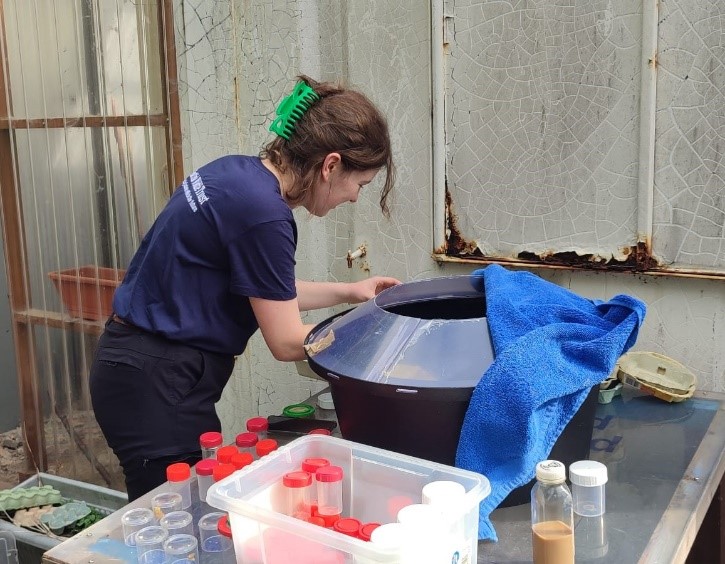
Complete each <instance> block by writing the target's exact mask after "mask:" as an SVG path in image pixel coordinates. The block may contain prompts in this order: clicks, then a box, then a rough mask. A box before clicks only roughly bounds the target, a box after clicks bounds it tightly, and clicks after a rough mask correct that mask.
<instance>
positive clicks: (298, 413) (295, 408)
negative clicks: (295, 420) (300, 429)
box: [282, 403, 315, 417]
mask: <svg viewBox="0 0 725 564" xmlns="http://www.w3.org/2000/svg"><path fill="white" fill-rule="evenodd" d="M314 414H315V408H314V407H312V406H311V405H309V404H307V403H293V404H292V405H288V406H287V407H285V408H284V409H283V410H282V415H284V416H285V417H312V416H313V415H314Z"/></svg>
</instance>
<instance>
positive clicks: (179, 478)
mask: <svg viewBox="0 0 725 564" xmlns="http://www.w3.org/2000/svg"><path fill="white" fill-rule="evenodd" d="M189 478H191V466H189V465H188V464H187V463H186V462H175V463H174V464H169V465H168V466H167V467H166V479H167V480H168V481H169V482H183V481H184V480H188V479H189Z"/></svg>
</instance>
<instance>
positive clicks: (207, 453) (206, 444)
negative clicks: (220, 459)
mask: <svg viewBox="0 0 725 564" xmlns="http://www.w3.org/2000/svg"><path fill="white" fill-rule="evenodd" d="M223 442H224V437H223V436H222V434H221V433H218V432H216V431H209V432H207V433H202V434H201V435H200V436H199V446H201V457H202V458H214V457H215V456H216V451H217V450H218V449H219V447H221V446H222V443H223Z"/></svg>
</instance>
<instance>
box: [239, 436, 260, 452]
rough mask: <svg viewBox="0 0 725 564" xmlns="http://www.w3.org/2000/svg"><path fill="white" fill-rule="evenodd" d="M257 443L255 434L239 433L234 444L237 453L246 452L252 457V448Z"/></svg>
mask: <svg viewBox="0 0 725 564" xmlns="http://www.w3.org/2000/svg"><path fill="white" fill-rule="evenodd" d="M258 441H259V437H258V436H257V433H239V434H238V435H237V438H236V439H235V441H234V443H235V444H236V445H237V448H238V449H239V452H248V453H249V454H251V455H252V456H254V454H255V450H254V447H255V446H257V442H258Z"/></svg>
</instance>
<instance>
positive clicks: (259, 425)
mask: <svg viewBox="0 0 725 564" xmlns="http://www.w3.org/2000/svg"><path fill="white" fill-rule="evenodd" d="M267 427H269V423H268V422H267V418H266V417H252V418H251V419H247V431H249V432H251V433H259V432H260V431H266V430H267Z"/></svg>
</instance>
